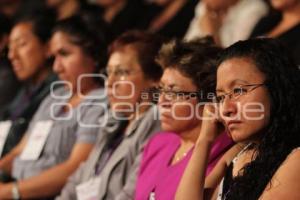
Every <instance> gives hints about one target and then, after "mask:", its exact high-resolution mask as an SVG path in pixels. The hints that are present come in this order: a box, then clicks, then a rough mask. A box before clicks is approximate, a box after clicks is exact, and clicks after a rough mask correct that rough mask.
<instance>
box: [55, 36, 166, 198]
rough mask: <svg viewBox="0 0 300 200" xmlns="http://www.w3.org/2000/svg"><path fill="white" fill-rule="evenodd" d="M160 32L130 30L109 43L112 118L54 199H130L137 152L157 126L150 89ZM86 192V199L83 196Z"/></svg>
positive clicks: (158, 73) (157, 76)
mask: <svg viewBox="0 0 300 200" xmlns="http://www.w3.org/2000/svg"><path fill="white" fill-rule="evenodd" d="M160 46H161V39H159V37H158V36H155V35H152V34H149V33H144V32H139V31H129V32H126V33H124V34H122V35H121V36H119V37H118V38H117V39H116V40H115V41H114V42H113V43H112V44H111V46H110V50H109V54H110V57H109V61H108V65H107V74H108V80H107V90H108V98H109V103H110V106H111V116H110V118H109V120H108V121H109V122H110V121H118V122H119V123H118V124H117V126H109V125H108V126H106V127H104V128H103V129H102V130H103V131H102V132H101V133H99V137H98V138H97V142H96V146H95V148H94V149H93V152H92V153H91V155H90V156H89V158H88V160H87V161H86V162H85V163H84V164H82V165H81V166H80V168H79V169H78V170H77V171H76V172H75V173H74V174H73V175H72V176H71V178H70V179H69V180H68V182H67V184H66V185H65V187H64V189H63V190H62V192H61V194H60V196H59V197H57V198H56V199H58V200H66V199H69V200H76V199H82V198H87V197H88V199H133V195H134V188H135V183H136V181H135V180H136V176H137V169H138V165H139V162H140V154H141V152H142V149H143V146H144V143H145V142H146V141H147V139H148V138H149V137H150V136H151V135H153V134H154V133H156V132H157V131H159V130H160V123H159V120H158V119H157V118H158V116H157V112H158V111H157V108H156V106H153V103H152V102H151V101H152V95H151V93H152V92H151V91H152V88H153V87H155V86H157V85H158V81H159V79H160V77H161V74H162V69H161V67H160V66H159V65H157V64H156V63H155V62H154V58H155V56H156V54H157V52H158V50H159V48H160ZM84 196H85V197H84Z"/></svg>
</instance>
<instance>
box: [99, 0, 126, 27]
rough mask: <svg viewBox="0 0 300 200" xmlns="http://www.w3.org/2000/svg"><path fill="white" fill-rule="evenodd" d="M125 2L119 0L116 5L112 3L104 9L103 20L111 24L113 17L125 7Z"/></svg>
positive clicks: (124, 0)
mask: <svg viewBox="0 0 300 200" xmlns="http://www.w3.org/2000/svg"><path fill="white" fill-rule="evenodd" d="M126 3H127V1H126V0H119V1H116V3H113V4H111V5H109V6H108V7H106V9H105V12H104V20H105V21H106V22H108V23H111V22H112V20H113V19H114V17H115V16H116V15H117V14H118V13H119V11H120V10H122V9H123V8H124V6H125V5H126Z"/></svg>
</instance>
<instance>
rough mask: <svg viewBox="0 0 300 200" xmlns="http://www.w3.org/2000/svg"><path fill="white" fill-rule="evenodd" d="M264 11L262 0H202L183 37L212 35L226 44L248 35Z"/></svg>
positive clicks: (266, 8) (265, 6) (266, 10)
mask: <svg viewBox="0 0 300 200" xmlns="http://www.w3.org/2000/svg"><path fill="white" fill-rule="evenodd" d="M267 13H268V6H267V4H266V3H265V2H264V1H263V0H251V1H249V0H226V1H224V0H202V1H200V2H199V3H198V5H197V7H196V10H195V17H194V19H193V20H192V21H191V23H190V26H189V29H188V31H187V33H186V35H185V38H186V39H188V40H191V39H193V38H197V37H203V36H206V35H212V36H213V37H214V39H215V41H216V42H217V43H218V44H219V45H221V46H223V47H226V46H229V45H231V44H232V43H234V42H236V41H238V40H245V39H248V38H249V36H250V34H251V32H252V30H253V28H254V26H255V25H256V24H257V23H258V21H259V20H260V19H261V18H262V17H264V16H265V15H266V14H267Z"/></svg>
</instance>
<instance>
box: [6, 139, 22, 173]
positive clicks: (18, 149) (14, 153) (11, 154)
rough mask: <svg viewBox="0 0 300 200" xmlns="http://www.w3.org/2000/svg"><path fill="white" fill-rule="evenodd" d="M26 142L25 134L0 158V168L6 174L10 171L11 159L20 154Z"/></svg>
mask: <svg viewBox="0 0 300 200" xmlns="http://www.w3.org/2000/svg"><path fill="white" fill-rule="evenodd" d="M26 142H27V137H26V135H25V136H24V137H23V138H22V140H21V141H20V143H19V144H18V145H17V146H16V147H15V148H13V149H12V150H11V151H10V152H9V153H8V154H6V156H4V157H3V158H2V159H1V160H0V170H3V171H4V172H6V173H8V174H10V173H11V170H12V165H13V161H14V159H15V158H16V157H17V156H18V155H20V154H21V152H22V150H23V149H24V146H25V145H26Z"/></svg>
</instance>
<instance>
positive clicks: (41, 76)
mask: <svg viewBox="0 0 300 200" xmlns="http://www.w3.org/2000/svg"><path fill="white" fill-rule="evenodd" d="M50 71H51V70H50V68H48V67H46V66H44V67H43V68H42V69H40V71H39V72H38V73H37V74H36V75H34V76H33V77H32V78H31V79H30V80H29V83H30V84H33V85H38V84H40V83H42V82H43V81H44V80H45V79H46V78H47V77H48V75H49V73H50Z"/></svg>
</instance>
